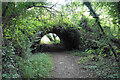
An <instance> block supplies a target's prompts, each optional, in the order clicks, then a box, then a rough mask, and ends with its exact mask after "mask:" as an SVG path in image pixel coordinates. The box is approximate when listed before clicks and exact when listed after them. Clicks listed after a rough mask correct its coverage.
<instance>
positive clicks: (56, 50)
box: [43, 45, 94, 78]
mask: <svg viewBox="0 0 120 80" xmlns="http://www.w3.org/2000/svg"><path fill="white" fill-rule="evenodd" d="M43 52H48V53H49V54H51V55H52V58H53V60H54V63H55V65H54V69H53V71H52V77H53V78H94V77H93V73H91V72H89V71H87V70H85V69H83V68H82V67H83V66H84V65H78V63H77V62H78V60H79V59H80V56H74V55H72V54H70V51H66V50H65V49H64V48H63V47H62V46H61V45H43Z"/></svg>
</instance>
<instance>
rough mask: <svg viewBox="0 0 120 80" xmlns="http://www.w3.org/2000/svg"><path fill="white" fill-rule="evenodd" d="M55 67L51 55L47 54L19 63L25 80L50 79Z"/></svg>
mask: <svg viewBox="0 0 120 80" xmlns="http://www.w3.org/2000/svg"><path fill="white" fill-rule="evenodd" d="M53 65H54V64H53V61H52V59H51V57H50V55H48V54H45V53H38V54H35V55H32V56H31V57H30V58H29V59H27V60H22V61H20V62H19V67H20V70H21V74H22V77H24V78H35V77H37V78H41V77H44V78H45V77H50V71H52V69H53Z"/></svg>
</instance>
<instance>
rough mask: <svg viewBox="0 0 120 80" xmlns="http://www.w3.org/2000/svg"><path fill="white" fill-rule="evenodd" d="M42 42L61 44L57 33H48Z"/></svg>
mask: <svg viewBox="0 0 120 80" xmlns="http://www.w3.org/2000/svg"><path fill="white" fill-rule="evenodd" d="M40 44H60V38H59V37H58V36H57V35H56V34H55V33H48V34H46V35H44V36H43V37H42V38H41V41H40Z"/></svg>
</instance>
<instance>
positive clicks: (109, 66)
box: [71, 51, 119, 78]
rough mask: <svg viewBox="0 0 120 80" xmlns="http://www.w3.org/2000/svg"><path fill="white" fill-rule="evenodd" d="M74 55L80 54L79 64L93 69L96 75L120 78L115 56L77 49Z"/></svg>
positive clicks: (87, 68) (90, 69) (86, 68)
mask: <svg viewBox="0 0 120 80" xmlns="http://www.w3.org/2000/svg"><path fill="white" fill-rule="evenodd" d="M71 53H72V54H73V55H76V56H80V60H79V61H78V64H81V65H83V66H82V68H84V69H85V70H89V71H92V72H94V73H95V74H96V77H101V78H119V72H118V69H119V66H118V64H117V62H116V61H115V59H114V57H104V56H102V55H94V54H91V53H89V52H80V51H75V52H71Z"/></svg>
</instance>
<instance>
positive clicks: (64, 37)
mask: <svg viewBox="0 0 120 80" xmlns="http://www.w3.org/2000/svg"><path fill="white" fill-rule="evenodd" d="M47 34H55V35H57V37H58V43H56V42H54V39H53V40H51V41H52V42H51V41H50V39H45V40H44V37H45V36H46V35H47ZM37 37H40V39H39V38H37ZM37 37H36V41H35V42H33V45H32V46H31V48H32V49H33V50H32V53H36V52H58V51H59V52H60V51H70V50H76V49H79V45H80V44H81V38H80V35H79V32H78V31H77V30H74V29H71V28H67V29H59V28H52V29H51V30H49V31H46V32H43V31H42V32H40V33H38V34H37ZM42 39H43V40H42ZM45 42H47V43H45ZM51 43H54V44H51Z"/></svg>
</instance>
